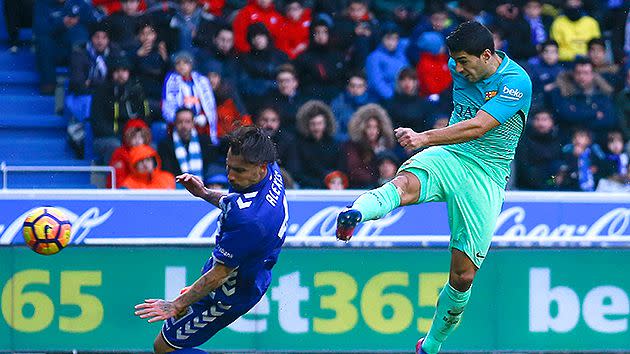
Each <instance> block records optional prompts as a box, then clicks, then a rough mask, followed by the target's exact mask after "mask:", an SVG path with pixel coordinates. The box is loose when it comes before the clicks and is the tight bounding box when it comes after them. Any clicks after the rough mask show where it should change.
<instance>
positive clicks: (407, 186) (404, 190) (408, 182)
mask: <svg viewBox="0 0 630 354" xmlns="http://www.w3.org/2000/svg"><path fill="white" fill-rule="evenodd" d="M392 183H393V184H394V185H395V186H396V190H397V191H398V194H399V195H400V202H401V203H400V204H401V205H407V204H413V203H415V202H417V200H418V198H419V196H420V181H418V177H416V176H414V175H413V174H411V173H409V172H406V171H403V172H402V173H400V174H399V175H398V176H396V178H394V179H393V180H392Z"/></svg>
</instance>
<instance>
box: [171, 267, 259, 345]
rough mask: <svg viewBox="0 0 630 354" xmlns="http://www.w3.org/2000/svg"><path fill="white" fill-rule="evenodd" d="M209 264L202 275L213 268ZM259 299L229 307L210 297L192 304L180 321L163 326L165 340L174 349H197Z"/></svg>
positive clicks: (172, 320) (173, 320)
mask: <svg viewBox="0 0 630 354" xmlns="http://www.w3.org/2000/svg"><path fill="white" fill-rule="evenodd" d="M211 265H212V263H211V261H208V262H206V264H205V265H204V267H203V269H202V274H204V273H205V272H207V271H208V270H209V269H210V268H211ZM258 301H260V299H256V301H253V302H251V303H248V304H238V305H237V304H232V305H227V304H224V303H222V302H221V301H216V300H214V299H213V298H212V296H210V295H208V296H206V297H204V298H203V299H201V300H199V301H198V302H196V303H194V304H192V305H190V306H189V307H188V310H187V312H186V314H185V315H184V316H182V317H180V318H178V319H175V318H169V319H168V320H166V321H164V324H163V325H162V331H161V335H162V338H164V340H165V341H166V343H168V345H170V346H171V347H173V349H182V348H192V347H197V346H200V345H202V344H203V343H205V342H206V341H208V340H209V339H210V338H212V336H214V335H215V334H216V333H217V332H218V331H220V330H222V329H223V328H225V327H227V326H229V325H230V323H232V322H234V321H236V319H238V318H239V317H241V316H243V315H244V314H246V313H247V312H248V311H249V310H251V308H252V307H254V306H255V305H256V304H257V303H258Z"/></svg>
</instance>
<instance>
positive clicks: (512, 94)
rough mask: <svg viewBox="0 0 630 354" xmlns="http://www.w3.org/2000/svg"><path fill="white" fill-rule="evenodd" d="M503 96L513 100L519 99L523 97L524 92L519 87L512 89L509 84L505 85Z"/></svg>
mask: <svg viewBox="0 0 630 354" xmlns="http://www.w3.org/2000/svg"><path fill="white" fill-rule="evenodd" d="M501 97H503V98H508V99H512V100H518V99H521V98H523V93H522V92H521V91H519V90H518V89H511V88H509V87H507V86H503V94H502V95H501Z"/></svg>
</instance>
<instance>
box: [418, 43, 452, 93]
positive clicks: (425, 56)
mask: <svg viewBox="0 0 630 354" xmlns="http://www.w3.org/2000/svg"><path fill="white" fill-rule="evenodd" d="M418 43H419V48H420V58H419V59H418V64H416V71H417V73H418V80H419V81H418V84H419V89H420V90H419V92H420V96H423V97H430V98H432V97H431V96H432V95H440V94H442V93H443V92H444V91H446V90H448V89H449V88H450V87H451V84H452V82H453V78H452V77H451V73H450V72H449V70H448V53H447V52H446V46H445V45H444V37H442V35H441V34H439V33H437V32H425V33H423V34H422V35H421V36H420V39H419V40H418Z"/></svg>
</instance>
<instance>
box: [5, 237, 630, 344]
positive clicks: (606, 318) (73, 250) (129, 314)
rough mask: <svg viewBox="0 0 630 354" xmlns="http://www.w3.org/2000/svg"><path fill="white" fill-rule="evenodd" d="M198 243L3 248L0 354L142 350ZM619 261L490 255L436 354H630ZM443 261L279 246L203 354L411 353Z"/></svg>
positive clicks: (188, 274) (593, 253) (431, 255)
mask: <svg viewBox="0 0 630 354" xmlns="http://www.w3.org/2000/svg"><path fill="white" fill-rule="evenodd" d="M209 254H210V249H209V248H206V247H200V246H197V247H149V248H146V247H90V246H84V247H80V246H77V247H70V248H68V249H65V250H63V251H62V252H61V253H60V254H58V255H55V256H51V257H44V256H39V255H37V254H35V253H33V252H32V251H30V250H28V249H26V248H25V247H5V248H0V290H1V294H0V296H1V308H2V311H1V312H2V313H1V315H0V350H72V349H78V350H96V351H98V350H114V351H116V350H120V351H122V350H127V351H150V349H151V345H152V343H153V339H154V338H155V335H156V334H157V333H158V331H159V329H160V324H149V323H147V322H146V321H145V320H141V319H139V318H136V317H134V316H133V311H134V310H133V306H134V305H135V304H136V303H139V302H142V301H143V299H145V298H155V297H160V298H172V297H174V296H176V294H177V293H178V291H179V289H180V288H181V287H183V286H184V285H186V284H191V283H192V282H193V281H194V280H195V279H196V277H197V276H198V275H199V269H200V267H201V265H202V264H203V262H204V261H205V259H206V258H207V257H208V255H209ZM628 259H630V251H628V250H620V249H565V250H560V249H553V250H552V249H517V250H515V249H495V250H492V251H491V252H490V253H489V255H488V258H487V259H486V261H485V263H484V265H483V267H482V269H481V270H480V273H479V275H478V279H477V281H476V282H475V284H474V287H473V293H472V297H471V301H470V303H469V306H468V308H467V309H466V312H465V313H464V318H463V320H462V322H461V323H460V325H459V328H458V329H457V330H456V331H455V333H454V334H453V336H452V337H451V338H450V339H449V340H448V342H447V343H446V345H445V346H444V349H445V350H454V351H468V350H481V351H491V350H537V351H538V350H591V351H606V350H630V331H629V328H628V321H629V320H630V305H629V297H630V277H628V275H627V272H626V269H627V268H628V264H629V261H628ZM448 263H449V257H448V252H447V251H446V250H438V249H400V248H398V249H368V248H355V249H352V248H347V249H330V248H301V249H296V248H287V249H285V250H283V253H282V254H281V257H280V261H279V263H278V264H277V265H276V268H275V269H274V280H273V282H272V285H271V287H270V289H269V291H268V292H267V294H266V295H265V296H264V298H263V299H262V301H261V302H260V303H259V304H258V305H257V306H256V307H255V308H254V309H253V310H252V311H251V312H250V313H249V314H247V315H246V316H244V317H243V318H241V319H240V320H238V321H237V322H235V323H233V324H232V325H231V326H230V327H229V328H227V329H225V330H224V331H222V332H220V334H218V335H217V336H216V337H214V338H213V339H212V340H211V341H210V342H209V343H208V344H207V345H206V346H204V347H203V348H205V349H208V350H257V351H263V350H273V351H279V350H282V351H285V350H286V351H296V352H304V351H319V350H322V351H339V352H341V351H411V350H412V349H413V345H414V343H415V341H416V340H417V339H418V338H419V337H421V336H422V335H423V334H424V333H425V332H426V331H427V330H428V328H429V324H430V320H431V317H432V315H433V310H434V306H435V302H436V299H437V296H438V293H439V291H440V288H441V287H442V286H443V285H444V284H445V281H446V279H447V273H446V271H447V269H448Z"/></svg>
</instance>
